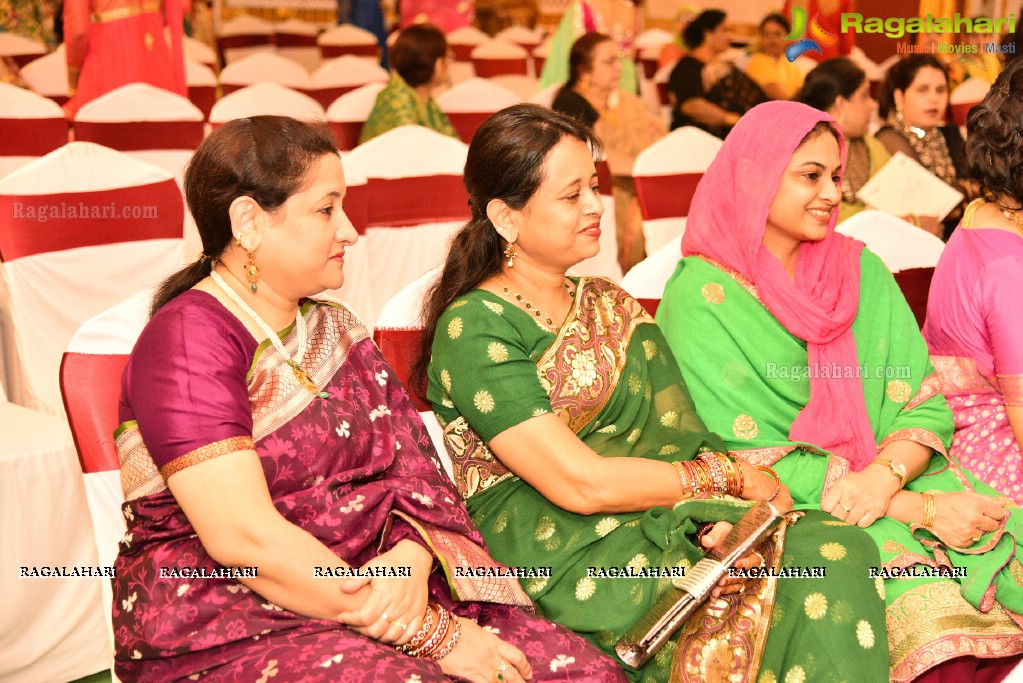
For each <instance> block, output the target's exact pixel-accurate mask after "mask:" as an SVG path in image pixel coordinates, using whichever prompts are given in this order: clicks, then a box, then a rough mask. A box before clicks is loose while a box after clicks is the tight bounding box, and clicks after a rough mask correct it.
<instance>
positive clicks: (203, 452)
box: [160, 436, 256, 479]
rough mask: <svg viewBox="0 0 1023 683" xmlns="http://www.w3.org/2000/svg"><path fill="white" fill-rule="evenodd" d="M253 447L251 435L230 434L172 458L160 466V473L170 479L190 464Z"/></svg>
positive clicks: (253, 448) (252, 448)
mask: <svg viewBox="0 0 1023 683" xmlns="http://www.w3.org/2000/svg"><path fill="white" fill-rule="evenodd" d="M255 448H256V446H255V444H254V443H252V437H251V436H232V437H230V438H227V439H221V440H220V441H214V442H213V443H209V444H206V445H205V446H200V447H199V448H196V449H195V450H191V451H189V452H188V453H185V454H184V455H181V456H178V457H177V458H174V459H173V460H171V461H170V462H169V463H167V464H166V465H164V466H163V467H161V468H160V474H161V475H162V476H163V478H164V479H170V476H171V475H172V474H175V473H177V472H180V471H181V470H183V469H185V468H187V467H191V466H192V465H198V464H199V463H201V462H205V461H207V460H212V459H213V458H219V457H220V456H222V455H227V454H228V453H234V452H235V451H247V450H255Z"/></svg>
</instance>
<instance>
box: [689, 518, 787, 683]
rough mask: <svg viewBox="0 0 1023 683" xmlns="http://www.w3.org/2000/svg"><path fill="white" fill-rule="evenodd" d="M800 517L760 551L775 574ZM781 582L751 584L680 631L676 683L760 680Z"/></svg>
mask: <svg viewBox="0 0 1023 683" xmlns="http://www.w3.org/2000/svg"><path fill="white" fill-rule="evenodd" d="M800 514H801V513H794V514H790V515H787V516H786V522H783V523H782V525H781V526H780V527H779V528H778V530H777V531H775V532H774V534H773V535H772V536H771V537H770V539H768V541H767V542H766V543H764V544H762V545H761V547H759V548H757V551H758V552H759V553H760V554H761V555H762V556H763V557H764V562H765V566H766V567H770V568H771V569H772V570H774V572H777V570H779V569H780V567H781V557H782V549H783V547H784V542H785V533H786V530H787V528H788V526H789V524H791V523H793V521H794V520H796V519H798V517H799V516H800ZM778 581H779V579H778V578H777V577H770V576H766V577H761V578H755V579H753V578H751V579H747V580H746V583H745V586H746V589H745V591H744V592H743V593H733V594H731V595H728V596H725V597H724V598H722V599H714V598H711V599H710V600H708V601H707V602H706V603H704V605H703V607H701V608H700V609H699V610H698V611H697V612H696V614H694V615H693V616H692V617H691V618H690V619H689V620H687V621H686V623H685V625H683V627H682V631H681V632H680V635H679V637H678V644H677V645H676V647H675V653H674V656H673V657H672V662H671V678H670V680H671V681H672V683H675V682H678V683H697V682H701V683H703V682H706V681H732V682H734V683H753V682H754V681H756V680H757V679H756V677H757V673H758V672H759V671H760V662H761V659H762V658H763V653H764V645H765V643H766V642H767V632H768V628H769V625H770V623H771V616H772V612H773V610H774V603H775V594H776V590H777V587H778Z"/></svg>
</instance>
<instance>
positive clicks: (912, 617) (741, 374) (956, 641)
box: [657, 249, 1023, 681]
mask: <svg viewBox="0 0 1023 683" xmlns="http://www.w3.org/2000/svg"><path fill="white" fill-rule="evenodd" d="M860 269H861V275H860V291H861V292H863V293H864V294H863V295H861V296H860V304H859V308H858V310H857V314H856V318H855V320H854V322H853V324H852V332H853V336H854V337H855V339H856V348H857V353H858V358H857V360H858V362H859V365H858V366H854V367H849V366H836V367H832V368H828V367H822V368H816V369H815V370H816V371H817V372H820V373H821V376H822V377H823V376H824V373H827V372H831V373H835V372H856V373H858V376H859V377H860V378H861V380H862V384H863V392H864V398H865V401H866V406H867V411H868V414H869V419H870V424H871V426H872V427H873V431H874V437H875V440H876V442H877V445H878V450H880V449H881V448H883V447H884V446H886V445H887V444H888V443H891V442H893V441H898V440H909V441H915V442H918V443H921V444H923V445H925V446H929V447H931V448H933V449H934V451H935V455H934V457H933V458H932V459H931V464H930V466H929V468H928V469H927V471H926V472H925V473H924V474H923V475H922V476H920V477H918V478H917V479H915V480H914V481H912V482H910V483H909V484H908V485H907V486H906V488H907V490H910V491H916V492H926V491H932V490H933V491H962V490H964V489H972V490H975V491H977V492H980V493H985V494H989V495H992V496H995V495H998V494H997V493H996V492H995V491H994V490H993V489H991V488H990V487H988V486H986V485H984V484H982V483H980V482H978V480H976V479H975V478H974V477H973V476H972V475H970V473H969V472H967V471H966V470H964V469H963V468H961V467H960V466H959V464H958V463H957V462H955V461H954V460H953V459H951V458H948V457H947V456H946V455H945V452H946V451H945V448H946V446H947V445H948V443H949V440H950V439H951V436H952V415H951V413H950V411H949V409H948V406H947V405H946V403H945V399H944V397H943V396H941V394H940V392H939V389H938V387H939V383H938V378H937V376H936V375H935V373H934V368H933V367H931V364H930V362H929V360H928V355H927V347H926V345H925V343H924V340H923V338H922V337H921V336H920V333H919V330H918V327H917V323H916V320H915V319H914V317H913V314H912V312H911V311H910V309H909V306H908V305H907V304H906V302H905V299H904V298H903V297H902V295H901V293H900V291H899V289H898V286H897V285H896V283H895V281H894V279H893V278H892V276H891V274H890V273H889V272H888V270H887V268H885V266H884V264H883V263H881V261H880V259H878V258H877V256H875V255H874V254H872V253H871V252H869V251H868V250H866V249H864V250H863V252H862V255H861V260H860ZM867 292H869V296H867V295H865V293H867ZM657 319H658V322H659V323H660V324H661V326H662V328H663V330H664V334H665V337H666V338H667V340H668V343H669V345H670V347H671V350H672V351H673V352H674V355H675V357H676V358H677V359H678V362H679V364H680V366H681V369H682V374H683V376H684V378H685V381H686V384H687V385H688V387H689V389H690V391H691V392H692V396H693V398H694V400H695V402H696V404H697V405H698V406H699V414H700V417H701V418H702V419H703V420H704V421H705V422H706V423H707V426H708V428H710V429H712V430H715V431H716V432H718V433H720V434H722V435H724V439H725V442H726V444H727V445H728V447H729V449H730V450H732V452H733V453H735V454H736V455H737V456H739V457H742V458H743V459H745V460H746V461H747V462H750V463H754V464H765V465H771V466H773V467H774V468H775V470H776V471H777V472H778V474H779V475H780V476H781V478H782V480H783V481H784V482H785V483H786V485H787V486H788V487H789V491H790V492H791V493H792V498H793V500H794V501H795V503H796V508H797V509H801V508H802V509H818V508H819V507H820V500H821V497H822V496H823V495H824V493H825V492H826V491H827V490H828V489H829V488H830V486H831V485H832V484H833V483H834V482H835V481H836V480H837V479H838V478H839V477H841V476H843V475H844V474H846V473H847V472H848V471H849V463H848V461H847V460H846V459H845V458H843V457H841V456H839V455H837V454H835V453H827V452H824V451H822V450H820V449H817V448H815V447H813V446H812V445H811V444H802V443H793V442H791V441H790V440H789V437H788V434H789V428H790V426H791V425H792V423H793V421H794V420H795V419H796V416H797V415H798V414H799V412H800V411H801V410H802V409H803V407H804V406H805V405H806V404H807V402H808V401H809V397H810V381H809V378H808V373H809V370H808V365H807V346H806V343H805V342H804V341H802V340H800V339H798V338H796V337H794V336H793V335H792V334H790V333H789V332H788V331H787V330H786V329H785V328H784V327H783V326H782V325H781V323H780V322H779V321H778V320H777V319H776V318H775V317H774V315H772V314H771V312H770V311H768V310H767V308H765V307H764V305H763V304H762V303H761V301H760V299H759V296H758V294H757V290H756V287H755V286H754V285H753V283H751V282H749V281H748V280H746V279H745V278H744V277H743V276H742V275H741V274H739V273H737V272H735V271H732V270H730V269H728V268H726V267H725V266H722V265H720V264H717V263H714V262H712V261H710V260H709V259H703V258H701V257H688V258H684V259H682V260H681V261H680V263H679V265H678V267H677V268H676V270H675V273H674V275H672V277H671V279H670V280H669V281H668V285H667V287H666V289H665V294H664V299H663V301H662V302H661V305H660V307H659V309H658V311H657ZM831 376H835V375H831ZM835 410H836V411H837V410H841V407H840V406H836V407H835ZM1021 531H1023V519H1021V516H1020V511H1019V510H1018V509H1014V510H1012V514H1011V515H1010V516H1009V518H1007V521H1006V522H1005V523H1004V526H1003V528H1002V529H1000V530H999V531H996V532H993V533H991V534H988V535H986V536H984V537H983V539H982V540H981V542H980V543H978V544H977V545H975V546H974V547H973V548H969V549H956V548H948V547H945V546H943V545H939V544H938V543H936V539H935V537H934V536H933V535H932V534H931V533H930V532H928V531H927V530H925V529H922V528H913V529H911V528H910V527H909V526H907V525H905V524H902V523H899V522H896V521H895V520H893V519H891V518H890V517H883V518H881V519H880V520H878V521H877V522H875V523H874V524H873V525H871V526H870V527H869V528H868V529H867V532H868V533H869V534H870V535H871V536H872V537H873V538H874V540H875V542H876V544H877V546H878V548H879V549H880V553H881V561H882V564H881V565H879V568H884V569H886V570H892V569H903V568H907V567H913V566H920V567H931V568H938V567H945V568H949V569H951V568H953V567H955V568H960V571H965V573H966V577H965V578H939V577H931V578H905V577H903V578H897V579H895V578H892V579H885V581H884V593H885V596H886V601H887V626H888V637H889V647H890V651H891V677H892V680H894V681H908V680H912V679H914V678H916V677H917V676H919V675H920V674H922V673H924V672H926V671H927V670H928V669H930V668H932V667H934V666H936V665H937V664H940V663H942V662H944V661H947V660H949V659H952V658H955V657H959V656H970V655H972V656H975V657H982V658H997V657H1005V656H1009V655H1013V654H1016V653H1019V652H1021V651H1023V631H1021V625H1023V619H1021V617H1020V616H1019V615H1020V614H1021V612H1023V588H1021V586H1023V564H1020V562H1019V560H1018V559H1017V558H1016V556H1015V538H1019V537H1020V532H1021Z"/></svg>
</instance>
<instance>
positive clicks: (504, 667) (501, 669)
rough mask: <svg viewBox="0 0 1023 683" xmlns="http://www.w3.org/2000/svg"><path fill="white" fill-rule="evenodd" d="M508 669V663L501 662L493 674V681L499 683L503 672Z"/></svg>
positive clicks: (502, 678)
mask: <svg viewBox="0 0 1023 683" xmlns="http://www.w3.org/2000/svg"><path fill="white" fill-rule="evenodd" d="M510 668H511V667H509V666H508V662H501V666H499V667H497V671H495V672H494V680H495V681H497V682H498V683H501V681H503V680H504V672H505V671H507V670H508V669H510Z"/></svg>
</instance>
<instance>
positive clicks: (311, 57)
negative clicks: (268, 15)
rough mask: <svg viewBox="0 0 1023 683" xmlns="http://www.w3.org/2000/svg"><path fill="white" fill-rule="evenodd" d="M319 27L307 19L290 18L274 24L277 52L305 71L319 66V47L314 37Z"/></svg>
mask: <svg viewBox="0 0 1023 683" xmlns="http://www.w3.org/2000/svg"><path fill="white" fill-rule="evenodd" d="M319 33H320V27H319V26H317V25H316V24H312V23H310V22H308V21H302V20H301V19H295V18H291V19H288V20H286V21H282V22H281V23H279V24H276V25H274V44H275V45H276V46H277V54H279V55H280V56H282V57H286V58H288V59H290V60H292V61H294V62H297V63H298V64H301V65H302V68H304V69H305V70H306V71H307V72H312V71H315V70H316V69H318V68H319V67H320V63H321V60H320V48H319V47H318V46H317V45H316V38H317V36H318V35H319Z"/></svg>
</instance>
